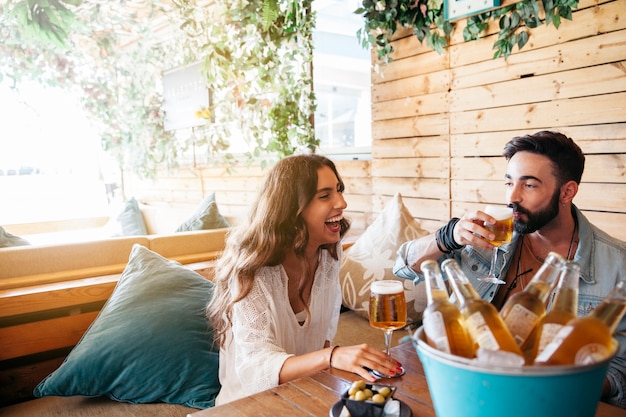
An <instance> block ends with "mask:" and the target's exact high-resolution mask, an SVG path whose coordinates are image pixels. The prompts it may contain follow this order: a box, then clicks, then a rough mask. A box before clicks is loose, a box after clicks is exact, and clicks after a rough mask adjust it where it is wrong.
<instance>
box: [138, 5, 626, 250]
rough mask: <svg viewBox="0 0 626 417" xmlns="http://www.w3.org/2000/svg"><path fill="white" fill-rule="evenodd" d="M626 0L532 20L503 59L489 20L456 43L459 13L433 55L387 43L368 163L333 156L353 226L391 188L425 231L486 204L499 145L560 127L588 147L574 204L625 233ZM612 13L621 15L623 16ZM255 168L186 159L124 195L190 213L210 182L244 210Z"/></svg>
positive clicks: (232, 208) (495, 193) (368, 216)
mask: <svg viewBox="0 0 626 417" xmlns="http://www.w3.org/2000/svg"><path fill="white" fill-rule="evenodd" d="M625 10H626V0H614V1H603V0H581V1H580V3H579V8H578V9H577V10H576V11H575V12H574V14H573V21H571V22H570V21H566V20H563V21H562V24H561V26H560V28H559V29H558V30H557V29H555V28H554V27H553V26H550V27H546V26H541V27H540V28H537V29H534V30H533V31H532V33H531V37H530V41H529V43H528V44H527V45H526V46H525V47H524V48H523V49H522V51H517V50H516V51H515V52H514V53H513V54H512V55H511V56H510V57H509V58H508V59H507V60H503V59H497V60H494V59H492V56H493V51H492V47H493V43H494V40H495V37H496V36H497V25H492V26H491V27H490V28H489V29H488V32H489V35H488V36H484V37H483V38H482V39H480V40H478V41H475V42H463V40H462V30H463V24H464V22H461V23H460V24H459V27H458V28H457V30H456V31H455V33H454V34H453V35H452V39H451V46H450V48H449V50H448V51H447V52H446V53H445V54H443V55H439V54H437V53H436V52H433V51H431V50H430V49H428V48H427V47H424V46H422V45H420V43H419V42H418V41H417V39H416V38H415V37H414V36H411V35H410V34H408V35H407V36H399V37H398V38H397V40H396V41H394V48H395V52H394V61H393V62H392V63H391V64H390V65H388V66H387V67H385V68H384V70H383V72H382V73H378V72H375V71H373V72H372V101H373V103H372V112H373V113H372V114H373V124H372V130H373V138H374V139H373V143H372V159H371V161H338V167H339V170H340V172H341V173H342V175H343V177H344V181H345V182H346V186H347V188H346V199H347V201H348V204H349V208H348V213H347V214H348V215H349V216H350V217H351V218H352V219H353V226H354V232H355V233H357V232H359V231H362V230H364V228H365V227H366V226H367V225H368V224H370V223H371V222H372V221H373V219H374V218H375V217H376V215H377V214H378V213H379V212H380V211H381V210H382V208H383V207H384V205H385V203H386V202H387V201H389V199H390V198H391V197H392V196H393V195H394V194H395V193H396V192H399V193H401V194H402V196H403V200H404V203H405V205H406V206H407V207H408V208H409V210H410V211H411V213H412V214H413V216H414V217H415V218H417V219H418V220H419V221H420V222H421V224H422V227H423V228H424V229H426V230H435V229H436V228H438V227H439V226H440V225H441V224H443V222H445V221H447V219H449V218H450V217H451V216H460V215H462V213H463V212H464V211H465V210H467V209H471V208H477V207H482V206H483V205H484V204H485V203H503V200H504V191H505V190H504V186H503V184H504V182H503V177H504V173H505V169H506V168H505V165H506V161H505V160H504V158H502V157H501V156H500V154H501V151H502V148H503V145H504V144H505V143H506V142H507V141H508V140H509V139H511V138H512V137H513V136H516V135H520V134H526V133H532V132H536V131H539V130H545V129H553V130H559V131H561V132H563V133H565V134H567V135H569V136H571V137H572V138H574V140H575V141H576V142H577V143H578V144H579V145H580V146H581V148H582V149H583V151H584V152H585V153H586V154H587V163H586V169H585V173H584V176H583V183H582V185H581V187H580V191H579V194H578V196H577V197H576V198H575V200H574V202H575V203H576V204H577V205H578V206H579V207H580V208H581V209H582V210H583V211H584V212H585V214H586V215H587V216H588V217H589V218H590V219H591V220H592V221H593V222H594V223H596V224H597V225H598V226H600V227H601V228H603V229H604V230H606V231H607V232H609V233H610V234H612V235H613V236H616V237H618V238H620V239H622V240H626V175H625V171H626V169H625V166H626V19H624V17H623V13H624V11H625ZM620 12H621V14H622V16H620ZM262 175H263V172H262V171H261V170H260V168H259V167H258V166H254V167H251V168H245V167H241V168H237V169H236V171H235V172H234V173H232V174H230V175H227V174H226V173H225V170H223V169H220V168H183V169H180V170H178V171H177V172H175V173H169V174H165V173H164V174H163V175H162V176H160V178H159V180H158V181H157V182H155V183H151V184H147V183H146V182H133V181H127V184H126V185H127V186H126V189H127V192H126V194H127V195H128V196H131V195H134V196H136V197H137V198H139V199H140V200H142V201H145V202H149V203H151V204H166V205H172V204H186V205H188V206H189V207H190V210H191V209H192V208H193V207H195V205H197V204H198V203H199V202H200V201H201V199H202V198H203V196H204V195H206V194H207V193H209V192H212V191H215V192H216V196H217V201H218V205H219V207H220V210H221V211H222V212H223V213H225V214H226V215H229V216H234V217H237V216H240V215H242V214H243V213H245V211H246V209H247V205H248V204H249V203H250V202H251V201H252V199H253V198H254V195H255V193H256V190H257V188H258V187H259V186H260V184H261V178H262Z"/></svg>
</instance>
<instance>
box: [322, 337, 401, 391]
mask: <svg viewBox="0 0 626 417" xmlns="http://www.w3.org/2000/svg"><path fill="white" fill-rule="evenodd" d="M331 366H332V367H333V368H337V369H341V370H343V371H349V372H353V373H355V374H358V375H359V376H361V377H362V378H363V379H365V380H367V381H370V382H374V381H376V380H377V378H376V377H375V376H373V375H372V374H370V373H369V372H368V371H367V369H365V368H369V369H372V370H375V371H378V372H380V373H382V374H384V375H389V376H394V375H395V374H397V373H399V372H401V368H402V364H401V363H400V362H398V361H397V360H395V359H394V358H392V357H391V356H388V355H387V354H386V353H385V352H383V351H381V350H378V349H376V348H374V347H371V346H369V345H367V344H362V345H356V346H340V347H337V348H335V351H334V352H333V358H332V363H331Z"/></svg>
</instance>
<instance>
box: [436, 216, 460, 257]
mask: <svg viewBox="0 0 626 417" xmlns="http://www.w3.org/2000/svg"><path fill="white" fill-rule="evenodd" d="M459 220H461V219H459V218H458V217H453V218H451V219H450V221H449V222H448V223H447V224H446V225H445V226H443V227H442V228H440V229H439V230H437V232H436V233H435V242H436V243H437V248H438V249H439V250H440V251H441V252H443V253H450V252H452V251H453V250H457V249H461V248H463V245H459V244H458V243H457V242H456V241H455V240H454V226H456V224H457V223H458V222H459Z"/></svg>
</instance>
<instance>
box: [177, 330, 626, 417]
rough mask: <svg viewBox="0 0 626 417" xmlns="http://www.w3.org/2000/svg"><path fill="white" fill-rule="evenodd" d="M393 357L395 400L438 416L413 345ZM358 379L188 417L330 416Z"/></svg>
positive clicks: (301, 386)
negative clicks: (399, 368) (399, 367)
mask: <svg viewBox="0 0 626 417" xmlns="http://www.w3.org/2000/svg"><path fill="white" fill-rule="evenodd" d="M392 356H393V357H394V358H396V359H398V360H399V361H400V362H401V363H402V364H403V365H404V367H405V368H406V374H405V375H404V376H402V377H400V378H394V379H393V380H390V382H389V383H390V384H391V385H394V386H395V387H396V388H397V390H396V394H395V396H394V398H397V399H399V400H401V401H403V402H405V403H406V404H407V405H408V406H409V407H410V408H411V410H412V411H413V417H436V415H435V410H434V409H433V403H432V400H431V399H430V393H429V392H428V385H427V384H426V377H425V376H424V370H423V369H422V364H421V362H420V360H419V357H418V356H417V352H416V351H415V348H414V347H413V345H412V344H411V343H410V342H409V343H403V344H401V345H398V346H396V347H394V348H392ZM358 379H361V377H359V376H358V375H356V374H353V373H349V372H344V371H338V370H332V371H328V370H327V371H323V372H320V373H318V374H315V375H313V376H310V377H307V378H300V379H297V380H295V381H292V382H288V383H286V384H282V385H280V386H278V387H276V388H273V389H269V390H267V391H263V392H260V393H258V394H254V395H251V396H249V397H245V398H241V399H239V400H237V401H233V402H231V403H228V404H224V405H221V406H218V407H214V408H209V409H206V410H202V411H199V412H197V413H193V414H190V415H189V416H188V417H216V416H217V417H224V416H228V417H231V416H232V417H263V416H268V417H269V416H272V417H274V416H317V417H328V416H329V411H330V408H331V407H332V406H333V405H334V404H335V403H336V402H337V401H339V399H340V397H341V394H342V393H343V392H344V391H345V390H347V389H348V387H349V386H350V384H351V383H352V382H353V381H355V380H358ZM564 401H566V399H564ZM595 417H626V410H624V409H622V408H618V407H614V406H611V405H609V404H606V403H603V402H600V403H599V404H598V409H597V411H596V416H595Z"/></svg>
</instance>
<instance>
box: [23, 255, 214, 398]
mask: <svg viewBox="0 0 626 417" xmlns="http://www.w3.org/2000/svg"><path fill="white" fill-rule="evenodd" d="M212 294H213V283H212V282H210V281H208V280H207V279H205V278H204V277H202V276H201V275H199V274H197V273H196V272H194V271H192V270H190V269H188V268H186V267H184V266H182V265H180V264H179V263H177V262H174V261H170V260H167V259H165V258H163V257H161V256H160V255H158V254H156V253H154V252H152V251H150V250H149V249H147V248H145V247H143V246H141V245H138V244H136V245H135V246H134V247H133V249H132V251H131V254H130V259H129V262H128V265H127V267H126V269H125V270H124V272H123V274H122V276H121V278H120V281H119V282H118V284H117V286H116V287H115V290H114V291H113V294H112V295H111V297H110V298H109V300H108V301H107V302H106V303H105V305H104V307H103V308H102V310H101V311H100V314H99V315H98V317H97V318H96V320H95V321H94V322H93V323H92V324H91V326H90V327H89V329H88V330H87V332H85V334H84V335H83V337H82V338H81V340H80V341H79V343H78V344H77V345H76V347H74V349H73V350H72V351H71V352H70V354H69V355H68V356H67V358H66V359H65V361H64V362H63V364H62V365H61V366H60V367H59V368H58V369H57V370H56V371H54V372H53V373H52V374H50V375H49V376H47V377H46V378H45V379H44V380H43V381H42V382H41V383H40V384H39V385H38V386H37V387H36V388H35V391H34V393H35V396H37V397H42V396H49V395H53V396H72V395H82V396H87V397H96V396H107V397H109V398H111V399H113V400H117V401H122V402H127V403H133V404H135V403H153V402H163V403H170V404H181V405H185V406H188V407H195V408H207V407H212V406H213V405H214V403H215V397H216V396H217V393H218V392H219V389H220V383H219V379H218V365H219V353H218V349H217V348H216V346H214V344H213V332H212V330H211V328H210V326H209V324H208V321H207V319H206V317H205V307H206V304H207V303H208V301H209V299H210V298H211V296H212Z"/></svg>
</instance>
